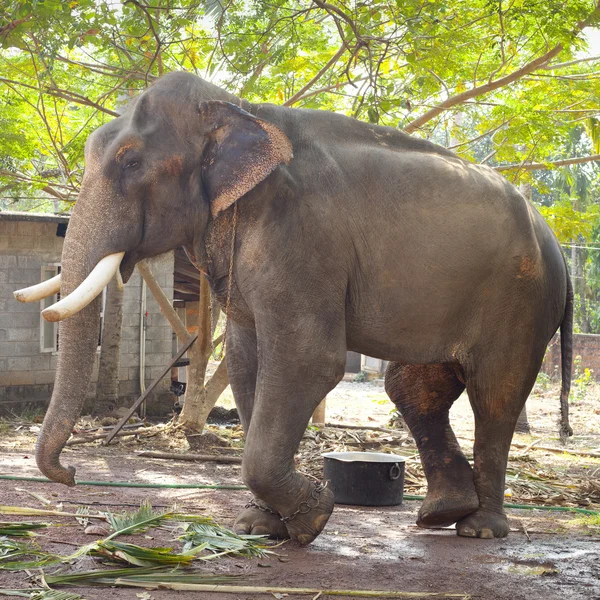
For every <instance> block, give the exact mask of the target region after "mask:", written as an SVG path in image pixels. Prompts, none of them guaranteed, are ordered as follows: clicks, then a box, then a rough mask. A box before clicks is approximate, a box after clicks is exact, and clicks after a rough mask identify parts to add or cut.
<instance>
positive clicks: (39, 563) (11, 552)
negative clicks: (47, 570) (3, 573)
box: [0, 537, 60, 570]
mask: <svg viewBox="0 0 600 600" xmlns="http://www.w3.org/2000/svg"><path fill="white" fill-rule="evenodd" d="M26 556H35V557H36V560H27V561H22V560H17V559H20V558H23V557H26ZM57 562H60V557H57V556H56V555H54V554H48V553H47V552H43V551H41V550H40V549H39V548H37V547H35V546H33V545H32V544H30V543H28V542H17V541H15V540H9V539H8V538H7V537H0V569H5V570H22V569H35V568H38V567H43V566H46V565H49V564H54V563H57Z"/></svg>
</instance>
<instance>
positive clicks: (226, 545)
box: [179, 522, 273, 558]
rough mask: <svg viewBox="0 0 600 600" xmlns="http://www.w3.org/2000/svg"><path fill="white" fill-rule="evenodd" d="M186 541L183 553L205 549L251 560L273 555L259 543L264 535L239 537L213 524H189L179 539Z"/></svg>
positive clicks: (264, 537)
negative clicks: (194, 549)
mask: <svg viewBox="0 0 600 600" xmlns="http://www.w3.org/2000/svg"><path fill="white" fill-rule="evenodd" d="M179 539H180V540H182V541H184V542H185V544H184V546H183V551H184V552H186V551H190V550H192V549H193V548H198V547H203V548H204V549H206V550H208V551H210V552H213V553H215V554H218V555H222V554H234V555H236V556H246V557H249V558H260V557H263V556H265V555H266V554H273V552H272V551H270V550H268V547H267V546H266V545H264V544H261V543H259V540H260V541H264V540H265V539H266V536H264V535H238V534H237V533H234V532H233V531H231V530H229V529H226V528H225V527H221V526H220V525H217V524H216V523H214V522H211V523H189V524H188V525H186V526H185V533H184V534H183V535H182V536H181V537H180V538H179Z"/></svg>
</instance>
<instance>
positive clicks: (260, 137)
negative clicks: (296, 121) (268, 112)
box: [200, 101, 292, 217]
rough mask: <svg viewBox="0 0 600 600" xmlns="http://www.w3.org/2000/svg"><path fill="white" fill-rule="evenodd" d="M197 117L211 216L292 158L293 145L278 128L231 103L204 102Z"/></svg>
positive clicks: (214, 215)
mask: <svg viewBox="0 0 600 600" xmlns="http://www.w3.org/2000/svg"><path fill="white" fill-rule="evenodd" d="M200 118H201V120H202V128H203V129H204V130H205V134H206V135H207V136H208V138H209V142H208V145H207V148H206V150H205V154H204V160H203V163H204V164H203V168H204V185H205V188H206V191H207V193H208V197H209V200H210V205H211V213H212V216H213V217H216V216H217V215H218V214H219V213H220V212H221V211H223V210H225V209H226V208H228V207H229V206H231V205H232V204H233V203H234V202H235V201H236V200H237V199H238V198H241V197H242V196H243V195H244V194H246V193H247V192H249V191H250V190H251V189H252V188H253V187H254V186H255V185H257V184H259V183H260V182H261V181H262V180H263V179H265V178H266V177H267V175H269V173H271V171H273V169H275V167H277V165H280V164H288V163H289V162H290V160H291V158H292V144H291V142H290V140H289V139H288V138H287V136H286V135H285V134H284V133H283V132H282V131H281V130H280V129H279V128H277V127H276V126H275V125H273V124H272V123H268V122H266V121H262V120H261V119H257V118H256V117H255V116H253V115H251V114H250V113H248V112H246V111H245V110H242V109H241V108H239V107H238V106H235V105H234V104H230V103H229V102H218V101H214V102H205V103H203V104H201V105H200Z"/></svg>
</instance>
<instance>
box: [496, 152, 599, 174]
mask: <svg viewBox="0 0 600 600" xmlns="http://www.w3.org/2000/svg"><path fill="white" fill-rule="evenodd" d="M587 162H600V154H592V155H591V156H577V157H574V158H565V159H564V160H553V161H551V162H549V163H529V164H521V163H516V164H512V165H498V166H497V167H492V169H494V170H495V171H515V170H517V169H520V170H523V171H539V170H541V169H553V168H555V167H566V166H568V165H579V164H581V163H587Z"/></svg>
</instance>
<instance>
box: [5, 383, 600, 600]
mask: <svg viewBox="0 0 600 600" xmlns="http://www.w3.org/2000/svg"><path fill="white" fill-rule="evenodd" d="M592 392H593V390H590V391H589V392H588V394H587V396H586V397H585V398H584V399H582V400H580V401H579V402H578V403H577V404H576V405H574V406H573V407H572V423H573V426H574V429H575V430H576V433H577V437H576V438H575V439H573V440H572V441H570V442H569V448H571V449H580V450H582V449H587V450H596V451H598V450H599V449H600V416H598V412H600V411H598V406H599V405H598V403H597V395H596V394H595V393H592ZM385 399H386V396H385V392H384V390H383V388H382V387H381V385H380V384H378V383H377V382H375V383H361V384H356V383H351V382H343V383H341V384H340V386H338V388H337V389H336V390H334V392H333V393H332V394H330V396H329V397H328V416H327V420H328V421H338V422H344V423H357V424H358V423H362V424H367V425H372V426H379V425H383V426H385V425H386V424H387V422H388V420H389V413H390V410H391V408H392V405H391V404H390V403H389V402H388V401H386V400H385ZM225 404H227V402H225ZM528 409H529V415H530V422H531V424H532V430H533V431H532V435H531V436H524V435H517V436H516V437H515V440H518V441H522V442H523V443H525V444H531V443H532V442H534V441H536V440H540V441H539V442H538V444H540V445H550V446H557V447H558V446H559V442H558V439H557V434H556V430H557V427H556V421H557V418H558V396H557V394H556V390H555V389H549V390H542V389H538V393H537V394H535V395H533V396H532V398H531V399H530V401H529V402H528ZM452 423H453V426H454V428H455V430H456V431H457V434H458V435H459V436H461V438H464V439H462V441H464V443H465V449H466V450H468V447H469V445H470V442H469V441H468V440H469V438H470V439H472V435H473V422H472V414H471V411H470V408H469V405H468V400H467V399H466V398H465V397H462V398H461V399H460V400H459V401H457V403H456V404H455V407H454V408H453V410H452ZM36 427H37V425H35V424H32V423H23V422H21V423H20V425H19V421H18V420H17V419H15V420H14V421H11V422H4V423H0V433H1V438H0V460H1V464H2V466H1V468H0V472H1V473H2V474H12V475H19V476H38V475H39V472H38V471H37V468H36V466H35V461H34V459H33V454H32V453H33V450H34V442H35V432H36ZM17 428H18V431H17ZM234 437H237V436H234ZM165 438H166V439H165ZM407 443H409V442H407ZM234 445H238V446H239V445H241V442H239V441H238V442H235V443H234ZM184 446H185V440H184V439H183V438H182V437H181V436H178V435H170V436H160V435H157V436H155V437H151V438H149V439H144V440H135V439H133V440H132V439H130V440H129V441H125V440H121V441H120V442H119V443H118V444H117V445H115V446H110V447H108V448H107V447H100V446H97V445H95V444H93V445H92V444H87V445H84V446H74V447H72V448H70V449H67V450H66V451H65V453H64V461H65V462H66V463H68V464H74V465H76V466H77V469H78V478H80V479H81V480H91V479H93V480H100V481H130V482H151V483H194V484H198V483H207V484H208V483H221V484H239V483H241V478H240V467H239V466H238V465H218V464H214V463H183V462H181V461H164V460H163V461H161V460H156V459H142V458H140V457H137V456H135V454H134V452H135V451H136V450H140V449H146V448H151V447H155V448H162V449H164V448H171V449H172V450H179V451H181V450H183V449H184ZM520 452H522V451H521V450H515V453H514V454H515V455H518V454H519V453H520ZM528 454H529V455H531V456H532V457H534V458H535V461H536V463H535V464H536V465H541V466H540V467H539V468H543V469H548V470H555V471H558V472H560V473H561V474H562V475H563V476H564V478H565V481H568V480H569V478H570V477H571V476H574V477H575V476H576V477H578V478H582V477H587V478H589V479H590V480H597V479H598V477H599V474H600V459H597V458H591V457H577V456H573V455H567V454H556V453H549V452H542V451H536V450H535V449H531V450H529V451H528ZM536 468H538V467H536ZM28 492H35V493H39V494H42V495H43V496H44V497H45V498H47V499H49V500H51V502H52V503H53V504H55V505H56V504H58V505H62V507H63V509H64V510H75V508H76V507H77V506H79V505H86V506H90V507H92V508H97V509H99V510H104V509H107V510H108V509H110V510H121V509H123V508H125V507H126V505H133V506H138V505H139V503H140V502H141V501H142V500H143V499H144V498H146V497H149V498H150V499H151V500H152V503H153V504H154V505H155V506H158V505H162V506H165V507H166V506H171V505H172V504H173V503H177V505H178V506H179V507H180V508H181V509H182V510H184V511H186V512H197V513H201V514H210V515H211V516H213V517H214V518H216V519H217V521H219V522H220V523H222V524H225V525H230V524H231V523H232V522H233V520H234V518H235V515H236V513H237V512H238V511H239V510H240V509H241V508H242V507H243V505H244V504H245V503H246V502H247V500H248V498H249V494H248V492H245V491H222V490H201V491H200V490H184V489H169V490H167V489H161V490H145V489H134V488H102V487H92V486H85V485H79V486H77V487H75V488H66V487H64V486H60V485H57V484H44V483H35V482H21V481H19V482H17V481H1V482H0V504H6V505H15V506H29V507H35V508H42V505H41V504H40V502H39V501H37V500H36V499H35V498H33V497H32V496H31V494H30V493H28ZM418 507H419V503H418V502H414V501H405V502H404V503H403V504H402V505H401V506H397V507H387V508H364V507H351V506H342V505H338V506H336V509H335V511H334V513H333V515H332V517H331V519H330V521H329V523H328V525H327V527H326V529H325V531H324V532H323V534H322V535H321V536H320V537H319V538H318V539H317V540H316V541H315V542H314V543H313V544H311V545H310V546H309V547H306V548H300V547H298V546H296V545H294V544H292V543H287V544H285V545H284V546H283V547H282V548H280V549H279V550H278V552H279V554H280V555H281V556H280V557H279V558H277V557H274V558H271V559H264V558H263V559H258V560H249V559H241V558H228V559H222V560H220V561H218V562H217V561H213V562H211V563H210V568H211V569H212V570H215V571H217V572H230V573H236V574H241V575H243V578H244V580H245V581H244V582H245V583H247V584H248V585H265V586H289V587H312V588H318V589H324V590H327V589H332V588H342V589H378V590H396V591H411V592H421V593H430V592H438V593H448V592H455V593H468V594H471V595H472V596H473V597H477V598H483V599H490V600H492V599H496V598H497V599H506V600H508V599H511V600H515V599H528V600H529V599H531V600H535V599H538V598H539V599H544V600H548V599H554V598H569V599H580V598H581V599H590V600H591V599H598V598H600V561H599V560H598V551H599V550H600V546H599V542H600V519H597V520H592V519H589V518H588V519H583V518H582V517H581V516H577V515H574V514H570V513H548V512H542V511H539V510H512V509H511V510H509V511H508V513H509V517H510V524H511V528H512V529H513V532H512V533H511V535H510V536H509V537H508V538H506V539H501V540H470V539H463V538H459V537H457V536H456V534H455V532H454V531H452V530H440V531H431V530H420V529H418V528H416V526H415V525H414V523H415V519H416V514H417V511H418ZM589 508H595V509H596V510H598V508H600V507H599V506H596V505H594V504H592V505H591V506H590V507H589ZM0 519H1V520H15V518H14V517H0ZM28 520H32V518H30V517H29V518H28ZM33 520H35V519H33ZM38 520H46V521H47V519H42V518H38ZM52 522H53V523H57V524H60V525H61V527H58V528H56V529H54V528H53V529H52V530H51V533H47V534H44V536H43V537H40V538H39V540H40V544H41V545H42V547H43V548H45V549H48V550H51V551H54V552H60V553H63V554H66V553H68V552H71V551H72V550H73V546H71V545H70V544H83V543H88V542H89V541H91V540H92V539H94V538H93V537H90V536H86V535H84V534H83V528H82V527H81V526H80V525H79V524H78V523H77V522H76V521H74V520H73V519H67V518H56V517H53V518H52ZM525 532H526V533H525ZM149 535H150V536H152V537H153V540H152V541H150V540H147V539H145V538H143V536H130V537H125V538H123V541H130V542H132V543H137V544H142V545H144V544H148V545H157V546H164V545H172V546H174V547H179V543H178V542H174V541H173V538H174V534H173V533H172V532H170V531H167V530H162V529H156V530H151V531H150V532H149ZM97 567H98V565H97V564H96V563H95V562H94V561H93V560H92V559H90V558H88V559H85V560H84V561H83V562H81V563H77V564H76V565H73V566H72V567H71V568H73V569H76V570H88V569H91V568H97ZM28 585H30V583H29V579H28V577H27V575H26V574H25V573H23V572H18V573H9V572H6V571H0V588H9V587H14V588H24V587H27V586H28ZM74 591H78V592H79V593H81V594H83V596H84V597H85V598H87V599H89V600H95V599H100V598H102V599H105V598H116V599H117V600H121V599H122V600H125V599H129V598H131V599H132V600H133V599H135V598H136V597H140V596H136V594H139V593H141V592H142V591H141V590H132V589H110V590H106V589H97V588H96V589H94V588H86V589H79V590H74ZM174 595H175V594H174V593H173V592H169V591H152V592H150V596H149V597H150V598H155V599H156V600H163V599H167V598H173V597H174ZM177 597H182V598H188V597H189V598H198V597H202V598H206V599H207V600H212V599H215V600H216V599H217V598H228V597H230V598H239V599H240V600H241V599H254V598H266V597H268V596H258V595H256V594H248V593H244V594H234V595H228V596H223V595H222V594H213V593H203V594H202V595H201V596H200V595H199V594H198V593H192V592H178V593H177ZM271 597H272V596H271ZM300 597H301V596H299V595H295V594H290V595H289V596H287V598H289V599H290V600H293V599H295V598H300ZM304 597H313V596H304ZM321 597H324V596H321Z"/></svg>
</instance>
